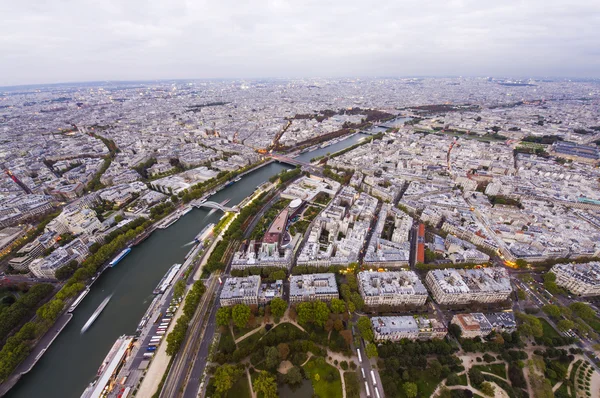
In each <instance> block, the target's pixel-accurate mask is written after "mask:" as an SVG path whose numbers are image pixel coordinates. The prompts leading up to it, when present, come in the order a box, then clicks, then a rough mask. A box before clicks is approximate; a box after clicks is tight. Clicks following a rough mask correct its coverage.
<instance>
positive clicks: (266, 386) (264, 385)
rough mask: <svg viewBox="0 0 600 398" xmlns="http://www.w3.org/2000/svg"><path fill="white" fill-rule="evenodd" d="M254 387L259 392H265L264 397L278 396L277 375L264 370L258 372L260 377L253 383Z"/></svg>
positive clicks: (272, 397)
mask: <svg viewBox="0 0 600 398" xmlns="http://www.w3.org/2000/svg"><path fill="white" fill-rule="evenodd" d="M252 388H253V389H254V392H255V393H257V394H259V393H263V396H264V398H276V397H277V382H276V381H275V376H273V375H272V374H270V373H269V372H266V371H264V370H263V371H262V372H260V373H259V374H258V377H257V378H256V379H255V380H254V382H253V383H252Z"/></svg>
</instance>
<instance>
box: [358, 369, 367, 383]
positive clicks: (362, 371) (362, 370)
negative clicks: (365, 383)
mask: <svg viewBox="0 0 600 398" xmlns="http://www.w3.org/2000/svg"><path fill="white" fill-rule="evenodd" d="M360 373H362V377H363V380H367V376H365V370H364V369H363V368H360Z"/></svg>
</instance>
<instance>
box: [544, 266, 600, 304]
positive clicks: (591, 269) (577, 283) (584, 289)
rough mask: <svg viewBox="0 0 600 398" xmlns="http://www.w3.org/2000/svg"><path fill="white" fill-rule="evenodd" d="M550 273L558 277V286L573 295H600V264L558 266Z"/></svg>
mask: <svg viewBox="0 0 600 398" xmlns="http://www.w3.org/2000/svg"><path fill="white" fill-rule="evenodd" d="M550 271H551V272H552V273H554V275H556V284H557V285H558V286H561V287H564V288H565V289H567V290H568V291H570V292H571V293H573V294H577V295H578V296H599V295H600V262H597V261H594V262H591V263H587V264H556V265H555V266H554V267H552V269H551V270H550Z"/></svg>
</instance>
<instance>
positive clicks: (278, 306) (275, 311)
mask: <svg viewBox="0 0 600 398" xmlns="http://www.w3.org/2000/svg"><path fill="white" fill-rule="evenodd" d="M286 309H287V302H286V301H285V300H283V299H281V298H279V297H275V298H274V299H273V300H272V301H271V314H272V315H273V316H274V317H276V318H281V317H282V316H283V314H285V310H286Z"/></svg>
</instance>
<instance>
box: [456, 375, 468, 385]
mask: <svg viewBox="0 0 600 398" xmlns="http://www.w3.org/2000/svg"><path fill="white" fill-rule="evenodd" d="M458 378H459V379H460V385H461V386H467V385H468V382H467V374H466V373H463V374H461V375H458Z"/></svg>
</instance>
